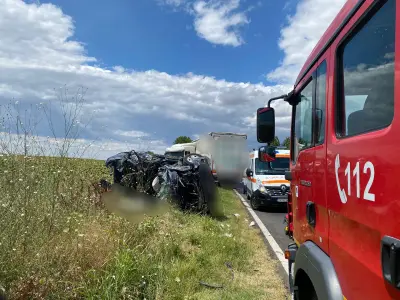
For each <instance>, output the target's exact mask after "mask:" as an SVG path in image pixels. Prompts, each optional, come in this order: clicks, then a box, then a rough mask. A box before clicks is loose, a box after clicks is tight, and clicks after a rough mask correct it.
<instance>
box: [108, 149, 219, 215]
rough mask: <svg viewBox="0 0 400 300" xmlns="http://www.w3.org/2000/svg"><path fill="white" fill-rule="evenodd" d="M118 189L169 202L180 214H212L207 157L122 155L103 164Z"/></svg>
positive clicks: (212, 193)
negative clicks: (119, 187) (109, 170)
mask: <svg viewBox="0 0 400 300" xmlns="http://www.w3.org/2000/svg"><path fill="white" fill-rule="evenodd" d="M105 164H106V167H108V168H110V169H111V170H112V172H113V176H114V185H120V186H123V187H126V188H130V189H131V190H133V191H135V192H139V193H144V194H146V195H148V196H152V197H156V198H157V199H158V200H159V201H168V200H171V201H172V202H173V203H175V204H177V205H178V206H179V207H180V208H181V209H182V210H187V211H192V212H198V213H205V214H209V213H212V211H213V209H214V206H215V202H216V186H215V184H214V179H213V176H212V172H211V169H210V167H209V165H208V163H207V160H206V157H204V156H202V155H200V154H189V155H186V156H184V157H181V158H175V157H170V156H164V155H157V154H152V153H150V152H137V151H135V150H132V151H129V152H121V153H118V154H116V155H114V156H111V157H109V158H108V159H107V160H106V163H105Z"/></svg>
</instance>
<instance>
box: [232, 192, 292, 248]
mask: <svg viewBox="0 0 400 300" xmlns="http://www.w3.org/2000/svg"><path fill="white" fill-rule="evenodd" d="M238 192H239V193H240V194H241V195H242V196H243V198H244V199H246V200H247V198H246V195H243V194H242V189H238ZM255 213H256V214H257V216H258V217H259V218H260V220H261V221H262V222H263V223H264V225H265V227H267V229H268V231H269V232H270V233H271V235H272V236H273V238H274V239H275V241H276V242H277V243H278V245H279V247H281V249H282V251H284V250H285V249H286V247H287V245H289V244H290V243H293V241H292V240H291V239H289V238H288V237H287V235H286V234H285V231H284V226H285V225H284V224H283V219H284V217H285V215H286V208H282V209H279V208H272V209H269V210H268V211H265V210H262V211H257V210H256V211H255Z"/></svg>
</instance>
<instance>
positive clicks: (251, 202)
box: [250, 195, 260, 210]
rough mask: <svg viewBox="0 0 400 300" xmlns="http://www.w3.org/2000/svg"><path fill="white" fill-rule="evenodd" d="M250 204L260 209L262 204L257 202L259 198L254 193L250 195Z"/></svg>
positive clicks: (253, 207)
mask: <svg viewBox="0 0 400 300" xmlns="http://www.w3.org/2000/svg"><path fill="white" fill-rule="evenodd" d="M250 206H251V208H252V209H254V210H259V209H260V204H259V203H258V202H257V199H256V197H254V195H251V197H250Z"/></svg>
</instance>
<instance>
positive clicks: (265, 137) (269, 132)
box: [257, 107, 275, 144]
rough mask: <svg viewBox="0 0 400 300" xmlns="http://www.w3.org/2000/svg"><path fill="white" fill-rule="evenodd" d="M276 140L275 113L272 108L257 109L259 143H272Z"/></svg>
mask: <svg viewBox="0 0 400 300" xmlns="http://www.w3.org/2000/svg"><path fill="white" fill-rule="evenodd" d="M274 139H275V111H274V109H273V108H272V107H261V108H259V109H257V141H258V142H259V143H267V144H268V143H271V142H272V141H273V140H274Z"/></svg>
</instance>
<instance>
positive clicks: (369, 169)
mask: <svg viewBox="0 0 400 300" xmlns="http://www.w3.org/2000/svg"><path fill="white" fill-rule="evenodd" d="M339 168H340V157H339V154H337V155H336V159H335V175H336V184H337V188H338V192H339V197H340V201H342V203H343V204H344V203H346V202H347V196H351V174H353V177H355V180H356V196H357V198H360V196H361V187H360V162H359V161H358V162H357V163H356V166H355V167H354V169H353V172H351V164H350V162H348V163H347V166H346V169H345V171H344V175H345V176H346V177H347V195H346V191H345V189H342V188H341V187H340V182H339ZM363 173H364V174H368V173H369V175H370V176H369V180H368V182H367V185H366V186H365V189H364V194H363V199H364V200H367V201H375V194H373V193H370V189H371V187H372V184H373V183H374V179H375V168H374V165H373V164H372V162H370V161H367V162H366V163H365V164H364V167H363Z"/></svg>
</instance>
